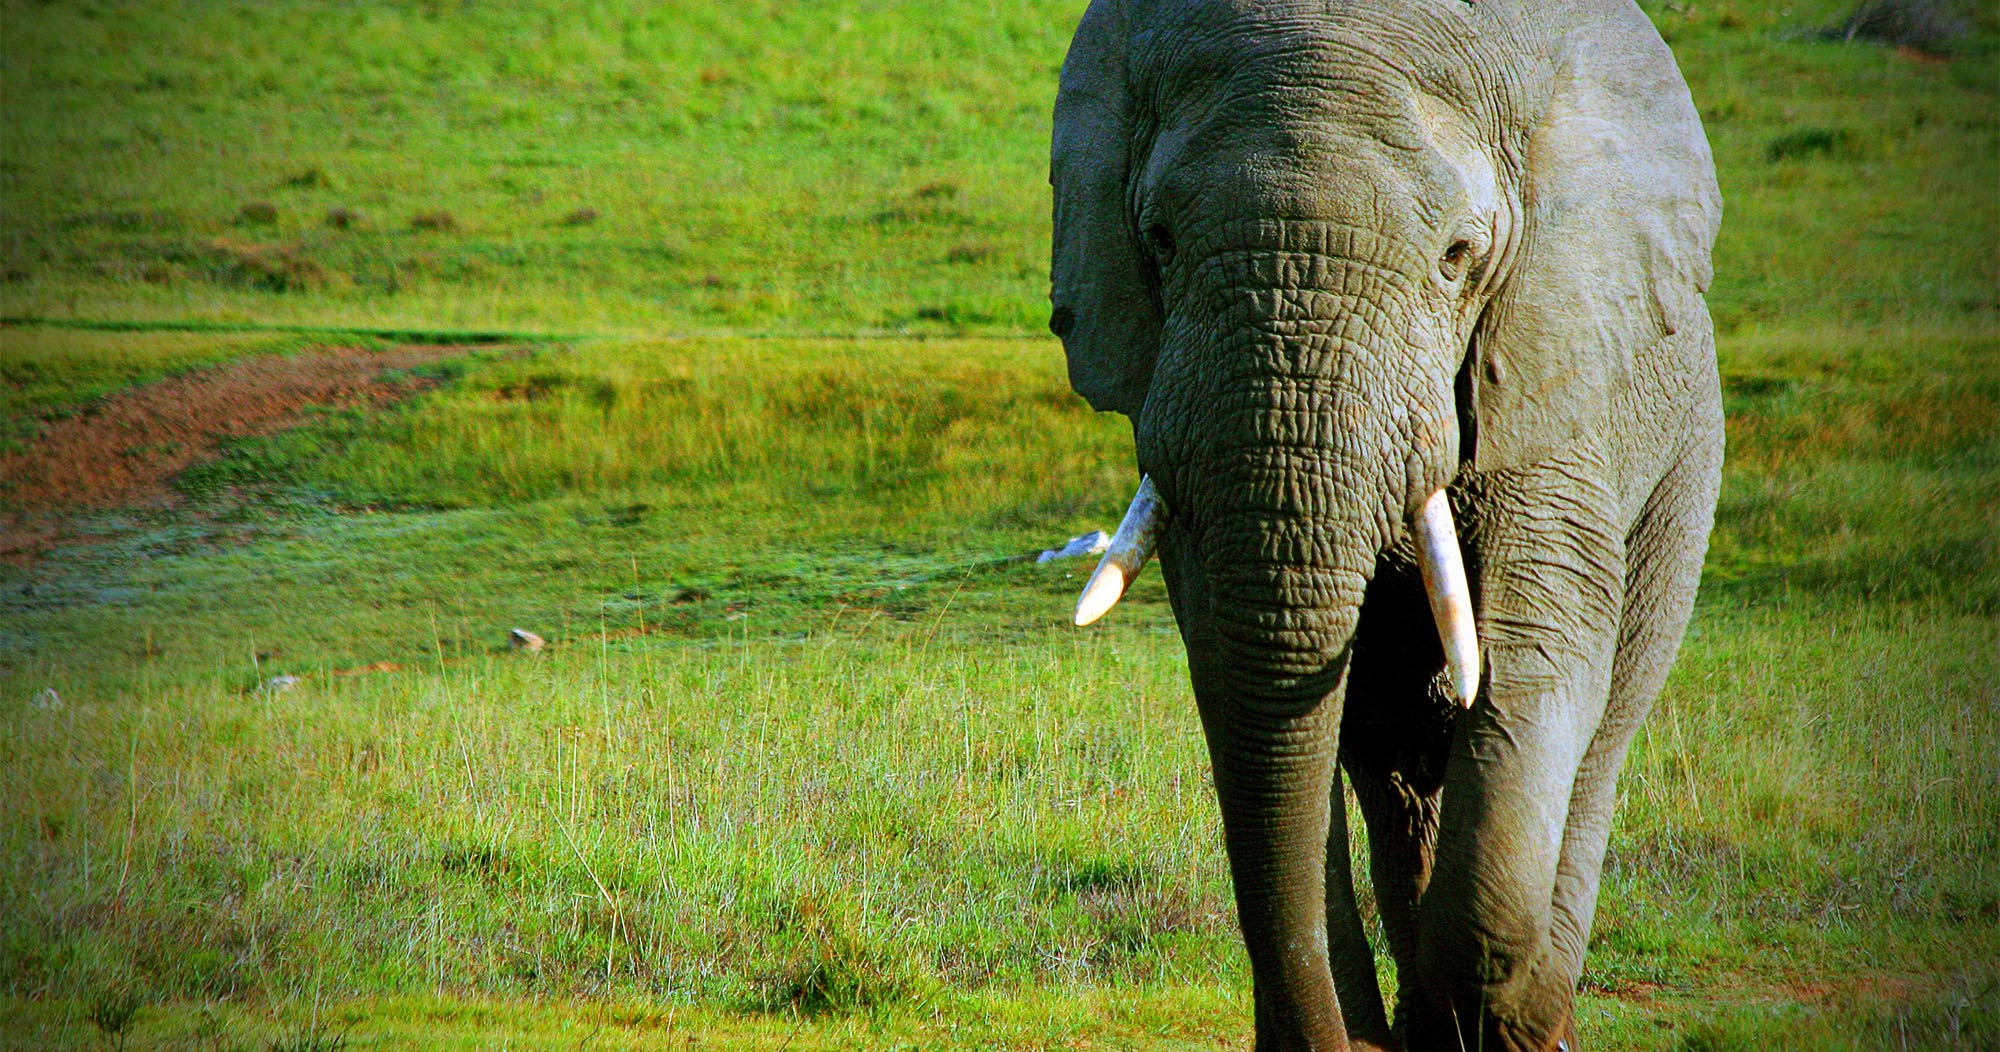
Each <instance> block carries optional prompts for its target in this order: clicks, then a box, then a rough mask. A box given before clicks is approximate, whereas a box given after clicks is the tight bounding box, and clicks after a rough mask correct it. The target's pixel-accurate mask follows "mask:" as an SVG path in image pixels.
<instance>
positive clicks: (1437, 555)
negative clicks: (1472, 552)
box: [1416, 490, 1479, 709]
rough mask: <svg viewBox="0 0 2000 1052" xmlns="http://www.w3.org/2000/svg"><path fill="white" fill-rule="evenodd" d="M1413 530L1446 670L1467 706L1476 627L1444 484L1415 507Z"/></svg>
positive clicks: (1474, 672)
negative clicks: (1414, 526)
mask: <svg viewBox="0 0 2000 1052" xmlns="http://www.w3.org/2000/svg"><path fill="white" fill-rule="evenodd" d="M1416 531H1417V565H1418V567H1419V568H1421V569H1422V570H1423V572H1424V593H1425V594H1426V595H1428V596H1429V597H1430V600H1431V617H1432V618H1434V619H1436V621H1437V626H1438V639H1439V640H1440V641H1441V642H1443V643H1444V665H1445V670H1446V672H1448V673H1449V674H1450V676H1451V688H1452V691H1453V693H1454V694H1456V695H1457V697H1458V703H1459V704H1460V705H1463V706H1465V707H1466V708H1468V709H1469V708H1471V707H1472V699H1473V697H1474V696H1476V695H1477V694H1478V693H1479V633H1478V631H1477V630H1476V629H1475V628H1474V626H1473V623H1472V588H1471V586H1470V585H1468V584H1467V583H1466V580H1465V558H1464V556H1463V555H1461V554H1460V553H1459V550H1458V528H1457V527H1455V526H1453V525H1452V522H1451V501H1449V500H1447V499H1445V495H1444V491H1443V490H1438V491H1437V492H1436V493H1433V494H1431V497H1430V499H1429V500H1427V501H1425V502H1424V506H1423V509H1422V510H1420V511H1418V512H1417V521H1416Z"/></svg>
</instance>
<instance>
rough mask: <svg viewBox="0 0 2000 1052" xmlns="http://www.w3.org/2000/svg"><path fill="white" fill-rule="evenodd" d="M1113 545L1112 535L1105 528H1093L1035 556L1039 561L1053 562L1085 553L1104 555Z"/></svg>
mask: <svg viewBox="0 0 2000 1052" xmlns="http://www.w3.org/2000/svg"><path fill="white" fill-rule="evenodd" d="M1109 547H1111V535H1110V534H1108V533H1105V532H1104V531H1103V530H1092V531H1090V532H1089V533H1085V534H1079V535H1077V536H1075V537H1071V538H1070V539H1069V543H1068V544H1065V545H1063V546H1062V547H1060V548H1055V549H1051V550H1049V551H1046V552H1043V553H1042V554H1040V555H1038V556H1036V557H1035V561H1036V562H1038V563H1046V562H1053V561H1055V560H1057V559H1075V558H1079V557H1081V556H1085V555H1102V554H1104V549H1106V548H1109Z"/></svg>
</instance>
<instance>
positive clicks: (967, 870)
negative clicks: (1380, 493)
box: [0, 0, 2000, 1052]
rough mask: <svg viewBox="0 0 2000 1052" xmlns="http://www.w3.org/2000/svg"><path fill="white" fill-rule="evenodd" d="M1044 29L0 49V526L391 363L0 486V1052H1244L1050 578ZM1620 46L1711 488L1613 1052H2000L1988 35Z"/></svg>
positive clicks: (1156, 691)
mask: <svg viewBox="0 0 2000 1052" xmlns="http://www.w3.org/2000/svg"><path fill="white" fill-rule="evenodd" d="M1079 6H1080V5H1079V4H1076V3H1064V4H1059V5H1058V4H1045V3H1035V4H1025V5H997V6H996V5H988V4H972V3H964V2H955V0H941V2H934V3H930V4H925V5H922V6H921V7H912V6H898V5H850V6H836V5H793V4H782V3H768V4H755V5H726V6H717V5H695V4H686V5H679V4H654V5H638V4H630V5H627V4H615V3H609V2H605V3H590V4H574V5H554V4H548V5H526V4H516V5H497V6H495V5H484V6H477V5H458V4H448V3H412V4H407V5H400V4H381V3H359V4H348V5H308V4H292V3H274V4H265V5H255V6H240V7H222V6H214V7H209V6H201V5H120V4H111V3H86V4H74V5H61V6H57V5H41V4H28V3H13V2H6V3H4V4H0V25H4V26H5V32H4V36H0V46H4V50H0V113H4V122H0V265H3V266H4V277H5V280H4V282H0V317H4V318H5V321H4V324H0V464H6V463H27V461H24V460H15V461H9V460H6V459H4V458H7V457H10V456H11V457H25V456H30V455H32V454H33V453H34V452H35V451H36V450H37V449H38V448H40V445H41V444H45V443H47V442H48V441H50V440H51V439H50V436H51V435H55V434H57V433H58V432H59V431H60V429H61V428H62V427H63V426H65V425H66V424H69V423H74V422H78V421H81V422H83V423H86V424H87V423H88V422H89V421H90V420H92V419H97V418H99V417H101V416H103V415H105V414H106V413H107V412H108V411H109V410H110V409H111V408H115V407H117V406H119V405H121V404H125V403H124V402H123V401H122V400H125V399H129V398H131V397H133V395H134V393H135V392H139V391H143V390H148V389H152V388H149V387H148V385H155V384H159V383H162V382H172V383H179V384H183V385H187V386H188V387H189V388H190V389H197V388H199V387H200V385H202V384H203V383H206V382H208V381H209V380H210V379H212V378H214V377H217V376H220V375H222V371H223V370H226V369H228V368H230V367H232V366H233V365H236V364H240V363H243V362H246V361H258V362H266V363H275V362H282V361H304V360H307V359H309V358H312V357H313V356H314V355H323V354H325V353H326V352H328V351H329V349H347V351H348V353H349V354H350V356H360V357H361V358H362V359H363V360H375V359H369V358H367V356H370V355H382V356H386V355H392V354H394V355H404V356H405V357H408V356H409V355H410V354H411V353H412V352H411V351H410V348H412V347H427V348H429V350H426V351H425V352H424V354H423V355H422V357H423V358H424V364H422V365H417V366H410V367H407V368H400V369H398V370H397V371H396V374H395V375H396V376H397V377H399V378H401V381H403V382H407V384H408V390H409V391H413V392H416V393H415V394H414V396H413V397H410V398H409V399H408V400H407V401H403V402H401V403H400V404H398V405H396V406H395V407H393V408H387V409H384V408H369V407H366V406H365V405H363V404H360V403H356V404H353V405H347V406H346V407H331V408H322V409H318V410H313V409H305V410H302V411H301V412H300V414H299V415H298V417H297V422H298V426H295V427H291V428H288V429H285V430H282V431H278V432H275V433H269V434H257V435H241V436H237V437H234V438H230V439H228V440H227V441H224V442H223V443H222V445H221V446H220V447H219V448H218V449H217V450H216V452H215V455H213V456H212V457H209V458H207V459H205V460H204V461H203V462H201V463H199V464H197V465H196V466H194V467H192V468H189V469H187V470H185V471H181V472H179V473H177V474H175V475H174V476H173V477H172V478H171V480H170V482H169V483H168V484H169V485H170V487H171V489H170V491H168V492H170V493H171V498H170V499H166V500H162V499H161V498H160V497H159V495H158V494H157V493H155V494H150V495H147V496H145V497H144V498H143V499H141V498H134V499H132V500H129V501H124V502H118V501H110V502H100V503H98V504H95V505H93V506H90V507H75V506H67V505H58V504H51V503H50V502H48V501H47V500H44V499H42V498H41V497H40V496H38V495H37V494H38V492H39V491H38V490H36V489H35V487H34V485H33V480H32V479H31V478H30V476H29V475H28V474H26V473H21V474H19V475H17V476H16V477H0V528H4V529H5V530H7V531H13V534H11V535H18V536H22V537H27V538H29V541H28V542H23V543H22V544H20V545H19V546H17V547H14V548H5V546H0V548H4V549H5V550H6V551H7V552H9V553H11V554H10V555H9V559H10V561H8V562H5V563H0V801H4V809H5V812H6V814H7V816H8V821H7V822H5V823H4V825H0V873H4V878H0V995H4V996H5V997H6V998H7V1001H6V1002H5V1007H4V1008H0V1046H6V1047H23V1048H35V1047H49V1046H56V1047H126V1048H160V1049H182V1048H187V1049H211V1048H214V1049H259V1050H262V1049H273V1050H285V1052H292V1050H297V1052H306V1050H314V1052H320V1050H330V1049H334V1048H339V1047H346V1048H355V1049H359V1048H392V1047H395V1048H401V1047H419V1048H436V1049H456V1048H466V1049H473V1048H494V1047H505V1048H537V1049H558V1048H560V1049H575V1048H618V1047H633V1048H652V1047H657V1048H662V1049H665V1048H673V1049H683V1048H689V1047H700V1048H716V1049H727V1048H741V1049H780V1048H786V1049H800V1050H803V1049H814V1048H822V1049H834V1048H850V1047H859V1046H878V1047H890V1048H893V1047H906V1048H932V1047H944V1048H967V1049H970V1048H995V1047H1004V1048H1035V1049H1040V1048H1073V1047H1082V1048H1144V1049H1169V1048H1214V1047H1218V1044H1221V1045H1222V1046H1224V1047H1237V1046H1240V1045H1241V1044H1243V1043H1245V1042H1246V1040H1247V1033H1248V1025H1249V1003H1248V978H1247V969H1246V967H1245V963H1244V961H1243V959H1242V955H1241V951H1240V949H1239V947H1238V943H1237V936H1236V933H1235V930H1234V923H1233V919H1232V916H1231V912H1230V904H1229V894H1228V886H1227V881H1226V877H1225V870H1224V865H1223V859H1222V854H1221V849H1220V843H1219V832H1218V828H1217V822H1216V819H1215V816H1214V813H1213V803H1212V799H1211V796H1210V791H1209V789H1208V786H1207V784H1206V781H1205V778H1206V771H1205V766H1204V760H1205V757H1204V755H1203V751H1202V747H1201V743H1200V738H1199V732H1198V728H1197V726H1196V723H1195V719H1194V713H1193V704H1192V699H1191V697H1190V695H1189V691H1188V687H1187V683H1186V669H1185V662H1184V658H1183V656H1182V654H1181V650H1180V645H1179V642H1178V639H1177V637H1176V636H1175V635H1174V632H1173V626H1172V621H1171V617H1170V616H1169V614H1168V611H1167V609H1166V603H1165V598H1164V595H1163V593H1162V591H1161V589H1160V585H1159V582H1158V579H1157V576H1154V575H1149V576H1147V577H1144V578H1142V579H1141V581H1140V583H1139V585H1138V586H1137V588H1136V589H1135V594H1134V595H1133V597H1132V598H1131V599H1130V600H1128V602H1127V604H1124V605H1121V607H1120V608H1119V610H1118V612H1117V613H1116V614H1115V615H1113V617H1111V618H1110V619H1108V621H1107V623H1105V624H1104V625H1102V626H1100V627H1096V628H1093V629H1091V630H1088V631H1078V630H1075V629H1071V628H1068V627H1067V626H1066V623H1065V621H1064V615H1065V614H1066V613H1067V611H1068V609H1069V604H1070V602H1071V601H1072V599H1073V597H1074V593H1075V589H1076V587H1077V586H1078V584H1079V577H1080V574H1081V573H1082V572H1085V571H1087V569H1088V567H1087V566H1079V565H1077V564H1076V563H1073V562H1058V563H1051V564H1037V563H1035V562H1034V561H1033V560H1032V556H1033V554H1034V553H1035V552H1036V551H1037V550H1039V549H1040V548H1043V547H1049V546H1052V545H1054V544H1056V543H1058V542H1060V541H1061V540H1063V539H1064V538H1066V537H1068V536H1070V535H1072V534H1075V533H1078V532H1081V531H1083V530H1086V529H1090V528H1096V527H1108V526H1109V525H1110V524H1111V522H1112V521H1113V520H1114V519H1115V517H1116V515H1117V514H1118V512H1119V510H1120V508H1121V506H1122V502H1123V500H1124V499H1125V497H1126V496H1128V495H1129V492H1130V490H1129V486H1130V483H1131V480H1132V479H1131V467H1130V459H1131V458H1130V448H1129V447H1130V439H1129V436H1128V434H1127V432H1126V430H1125V428H1124V426H1123V424H1122V423H1121V422H1120V421H1118V420H1115V419H1111V418H1099V417H1095V416H1093V415H1091V414H1090V413H1089V412H1088V411H1087V410H1086V409H1085V408H1084V407H1083V406H1082V404H1081V402H1080V400H1078V399H1076V398H1075V397H1074V396H1072V395H1071V394H1070V393H1069V392H1068V389H1067V386H1066V384H1065V382H1064V380H1063V377H1062V366H1061V356H1060V352H1059V350H1058V349H1057V348H1056V346H1055V344H1054V342H1053V341H1052V340H1051V339H1049V338H1048V337H1046V335H1045V334H1044V333H1043V330H1042V327H1041V326H1042V321H1043V318H1044V316H1045V310H1046V298H1045V294H1046V251H1047V218H1046V208H1047V197H1046V194H1047V190H1046V185H1045V182H1044V177H1045V172H1046V167H1045V166H1046V136H1047V127H1046V123H1047V112H1048V108H1049V102H1050V97H1051V93H1052V90H1053V71H1054V69H1055V66H1056V64H1057V63H1058V62H1059V61H1060V57H1061V53H1062V50H1063V47H1064V45H1065V43H1066V40H1067V35H1068V32H1069V29H1070V28H1071V26H1072V25H1073V23H1074V19H1075V16H1076V14H1077V9H1078V7H1079ZM1648 9H1649V10H1650V11H1652V13H1653V14H1654V16H1655V18H1656V20H1657V22H1658V23H1659V24H1660V26H1661V28H1662V30H1663V32H1664V33H1665V34H1666V35H1667V37H1668V38H1669V40H1670V41H1671V42H1672V43H1673V44H1674V46H1675V48H1676V52H1677V54H1678V55H1679V57H1680V59H1681V62H1682V64H1683V67H1684V69H1685V70H1686V72H1687V75H1688V79H1689V81H1690V83H1691V85H1692V87H1693V90H1694V93H1695V98H1696V101H1697V104H1698V105H1699V106H1700V108H1701V110H1702V113H1703V116H1704V119H1705V121H1706V122H1707V125H1708V127H1709V130H1710V134H1711V136H1712V138H1713V140H1714V143H1715V147H1716V155H1717V159H1718V164H1719V166H1720V168H1721V178H1722V183H1723V190H1724V194H1725V196H1726V198H1727V202H1728V205H1727V207H1728V214H1727V217H1726V221H1725V227H1724V234H1723V240H1722V243H1721V245H1720V247H1719V250H1718V259H1717V271H1718V275H1719V277H1718V281H1717V284H1716V287H1715V290H1714V293H1713V296H1712V300H1711V303H1712V306H1713V309H1714V312H1715V315H1716V318H1717V323H1718V331H1719V333H1720V336H1719V344H1720V353H1721V356H1722V365H1723V374H1724V381H1725V394H1726V398H1727V401H1728V409H1729V413H1730V425H1729V426H1730V454H1729V455H1730V463H1729V468H1728V475H1727V477H1726V480H1725V489H1724V495H1723V502H1722V506H1721V509H1720V511H1719V514H1718V527H1717V533H1716V537H1715V541H1714V545H1713V548H1712V551H1711V556H1710V562H1709V567H1708V572H1707V577H1706V579H1705V584H1704V593H1703V599H1702V602H1701V606H1700V608H1699V610H1698V612H1697V617H1696V621H1695V625H1694V627H1693V629H1692V631H1691V633H1690V636H1689V640H1688V644H1687V647H1686V649H1685V651H1684V656H1683V658H1682V662H1681V664H1680V666H1679V667H1678V669H1677V670H1676V672H1675V675H1674V678H1673V680H1672V682H1671V683H1670V684H1669V687H1668V690H1667V694H1666V696H1665V697H1664V698H1663V700H1662V703H1661V707H1660V709H1659V711H1658V712H1657V713H1656V714H1655V716H1654V717H1653V718H1652V720H1651V721H1650V723H1649V724H1648V725H1647V728H1646V730H1645V732H1644V733H1643V736H1642V738H1641V740H1640V742H1639V744H1638V746H1637V747H1636V748H1635V750H1634V753H1633V757H1632V760H1631V762H1630V765H1629V767H1628V769H1627V772H1626V775H1625V778H1624V781H1623V782H1622V783H1621V801H1620V810H1619V820H1618V829H1617V831H1616V833H1615V835H1614V839H1613V844H1612V849H1611V850H1612V855H1611V861H1610V864H1609V867H1608V875H1607V879H1606V886H1605V891H1604V895H1603V899H1602V905H1601V906H1600V910H1599V921H1598V926H1597V931H1596V934H1595V936H1594V939H1593V945H1592V950H1591V961H1590V966H1589V969H1588V972H1587V974H1586V977H1585V982H1584V989H1583V993H1582V996H1581V999H1580V1002H1579V1004H1580V1020H1581V1023H1582V1025H1583V1027H1584V1037H1585V1038H1586V1039H1587V1041H1588V1047H1592V1048H1608V1049H1642V1050H1643V1049H1657V1050H1661V1052H1667V1050H1674V1052H1721V1050H1734V1049H1744V1050H1748V1049H1765V1048H1790V1049H1802V1050H1803V1049H1842V1048H1853V1049H1903V1048H1912V1049H1915V1048H1947V1049H1953V1048H1963V1049H1975V1048H1991V1047H1996V1046H2000V877H1996V875H1995V874H1996V873H2000V551H1996V540H1995V538H1996V536H2000V501H1996V498H1995V494H1996V493H2000V440H1996V438H1995V423H1996V421H2000V357H1996V353H2000V263H1996V256H1995V255H1994V253H1993V252H1992V250H1991V246H1992V244H1993V243H1994V240H1995V236H1996V234H2000V194H1995V193H1994V192H1993V179H1992V161H1993V159H1994V158H1995V157H1996V156H2000V77H1996V74H1995V69H1996V61H1995V57H1996V55H2000V47H1996V41H2000V35H1996V29H2000V27H1996V25H1995V20H1994V17H1993V16H1992V14H1991V13H1990V12H1982V13H1981V15H1980V18H1981V19H1982V21H1981V22H1980V23H1979V24H1980V27H1981V28H1980V31H1979V32H1976V33H1975V34H1974V35H1973V36H1971V37H1969V38H1968V39H1967V40H1965V41H1963V42H1962V43H1961V45H1960V47H1959V50H1958V52H1957V53H1956V54H1955V55H1954V56H1953V57H1950V58H1939V57H1936V56H1929V55H1923V54H1917V53H1913V52H1908V51H1898V50H1895V49H1892V48H1886V47H1881V46H1875V45H1869V44H1841V43H1837V42H1831V41H1823V40H1819V39H1814V38H1811V37H1810V36H1809V35H1802V34H1800V33H1799V32H1797V30H1799V29H1800V28H1801V27H1807V28H1809V27H1814V26H1819V25H1823V24H1826V23H1827V22H1829V21H1831V20H1832V19H1833V18H1834V16H1835V15H1836V14H1837V13H1838V9H1837V8H1836V7H1835V6H1833V5H1830V4H1827V5H1801V6H1795V7H1794V8H1792V9H1791V11H1790V12H1789V13H1788V14H1785V15H1782V16H1779V15H1775V14H1770V13H1767V12H1765V11H1763V10H1762V9H1749V8H1747V7H1730V6H1726V5H1708V4H1697V5H1692V6H1689V7H1685V8H1683V7H1681V6H1678V5H1676V6H1675V7H1673V8H1665V7H1657V6H1649V8H1648ZM382 360H387V359H386V358H384V359H382ZM398 360H399V361H402V360H404V359H402V358H399V359H398ZM204 441H206V439H204V438H199V437H195V436H190V435H188V434H180V433H176V434H173V435H164V436H161V437H159V438H157V440H152V441H149V442H147V443H140V444H137V445H131V444H128V445H127V446H122V447H120V449H121V450H122V452H119V453H118V454H117V455H118V456H120V457H124V458H128V459H130V460H131V461H132V462H134V463H136V464H143V463H146V462H149V461H148V458H152V457H157V456H161V455H165V452H166V451H164V447H165V446H167V445H172V444H176V443H178V444H186V443H196V444H199V443H201V442H204ZM30 542H31V543H30ZM517 626H518V627H523V628H528V629H531V630H533V631H535V632H537V633H540V634H541V635H543V636H545V637H547V638H548V640H549V647H548V648H547V649H546V650H544V651H542V652H540V653H525V652H518V651H510V650H508V649H507V648H506V646H505V637H506V633H507V631H508V630H509V629H510V628H514V627H517ZM281 676H295V677H298V679H297V681H296V684H295V685H293V686H291V687H290V689H283V690H280V689H274V688H273V687H272V686H270V684H271V682H272V681H273V679H274V678H275V677H281ZM1357 827H1358V823H1357ZM1361 850H1362V848H1360V847H1359V846H1357V853H1359V852H1360V851H1361ZM1377 942H1378V945H1379V944H1380V940H1379V939H1378V940H1377ZM1380 967H1381V969H1382V970H1383V973H1384V975H1385V977H1386V976H1388V975H1389V974H1390V973H1391V970H1392V969H1391V965H1390V964H1389V962H1388V961H1387V959H1386V957H1385V958H1383V959H1382V960H1381V961H1380Z"/></svg>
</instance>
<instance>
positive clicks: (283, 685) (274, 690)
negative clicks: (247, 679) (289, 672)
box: [258, 676, 305, 694]
mask: <svg viewBox="0 0 2000 1052" xmlns="http://www.w3.org/2000/svg"><path fill="white" fill-rule="evenodd" d="M303 682H305V681H304V680H302V679H300V678H299V677H297V676H272V677H271V678H270V679H267V680H265V681H264V685H263V686H262V687H260V688H258V689H260V690H262V691H263V692H264V693H266V694H283V693H284V692H286V691H288V690H290V689H292V688H293V687H296V686H298V685H299V684H300V683H303Z"/></svg>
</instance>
